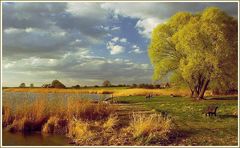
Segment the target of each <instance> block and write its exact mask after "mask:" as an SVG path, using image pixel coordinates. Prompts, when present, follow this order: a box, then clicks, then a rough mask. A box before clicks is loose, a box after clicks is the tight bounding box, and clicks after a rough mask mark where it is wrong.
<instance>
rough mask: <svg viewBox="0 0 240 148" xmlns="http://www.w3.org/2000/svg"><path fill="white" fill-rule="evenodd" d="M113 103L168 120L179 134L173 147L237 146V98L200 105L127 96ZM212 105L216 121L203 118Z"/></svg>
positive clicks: (181, 99) (184, 100)
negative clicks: (150, 111)
mask: <svg viewBox="0 0 240 148" xmlns="http://www.w3.org/2000/svg"><path fill="white" fill-rule="evenodd" d="M115 101H118V102H121V103H125V104H129V105H131V106H136V105H144V106H145V107H146V108H148V109H150V110H154V111H156V112H158V113H160V114H163V115H167V116H168V117H170V118H171V119H172V120H173V121H174V122H175V123H176V126H177V131H178V134H179V135H178V136H177V137H176V139H174V140H173V142H172V144H173V145H237V141H238V140H237V136H238V135H237V133H238V116H237V114H238V105H237V96H235V97H234V96H228V97H224V96H222V97H217V98H213V97H208V98H207V100H202V101H194V100H192V99H191V98H188V97H169V96H158V97H154V98H152V99H151V100H147V101H146V99H145V97H144V96H129V97H119V98H117V99H115ZM213 104H214V105H217V106H219V109H218V111H217V116H216V117H215V116H213V117H208V116H205V115H204V114H202V110H203V109H204V108H205V107H206V106H208V105H213Z"/></svg>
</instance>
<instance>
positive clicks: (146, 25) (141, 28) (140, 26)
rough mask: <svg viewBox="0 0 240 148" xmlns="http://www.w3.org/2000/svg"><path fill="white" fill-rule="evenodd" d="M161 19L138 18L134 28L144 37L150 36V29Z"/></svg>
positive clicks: (160, 21)
mask: <svg viewBox="0 0 240 148" xmlns="http://www.w3.org/2000/svg"><path fill="white" fill-rule="evenodd" d="M162 22H163V21H162V20H160V19H157V18H146V19H140V20H138V22H137V24H136V28H137V30H138V33H139V34H141V35H142V36H144V37H146V38H150V37H151V33H152V30H153V29H154V28H155V27H156V26H157V25H158V24H160V23H162Z"/></svg>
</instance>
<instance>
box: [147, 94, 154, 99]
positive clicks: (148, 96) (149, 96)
mask: <svg viewBox="0 0 240 148" xmlns="http://www.w3.org/2000/svg"><path fill="white" fill-rule="evenodd" d="M152 97H153V95H152V94H147V95H146V96H145V98H146V99H151V98H152Z"/></svg>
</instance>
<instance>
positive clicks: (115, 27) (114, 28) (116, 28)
mask: <svg viewBox="0 0 240 148" xmlns="http://www.w3.org/2000/svg"><path fill="white" fill-rule="evenodd" d="M111 30H112V31H114V30H120V27H117V26H114V27H112V28H111Z"/></svg>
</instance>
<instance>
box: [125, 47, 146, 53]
mask: <svg viewBox="0 0 240 148" xmlns="http://www.w3.org/2000/svg"><path fill="white" fill-rule="evenodd" d="M132 48H133V50H131V51H129V52H128V53H136V54H141V53H143V52H144V51H143V50H141V49H140V48H139V47H138V46H137V45H133V46H132Z"/></svg>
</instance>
